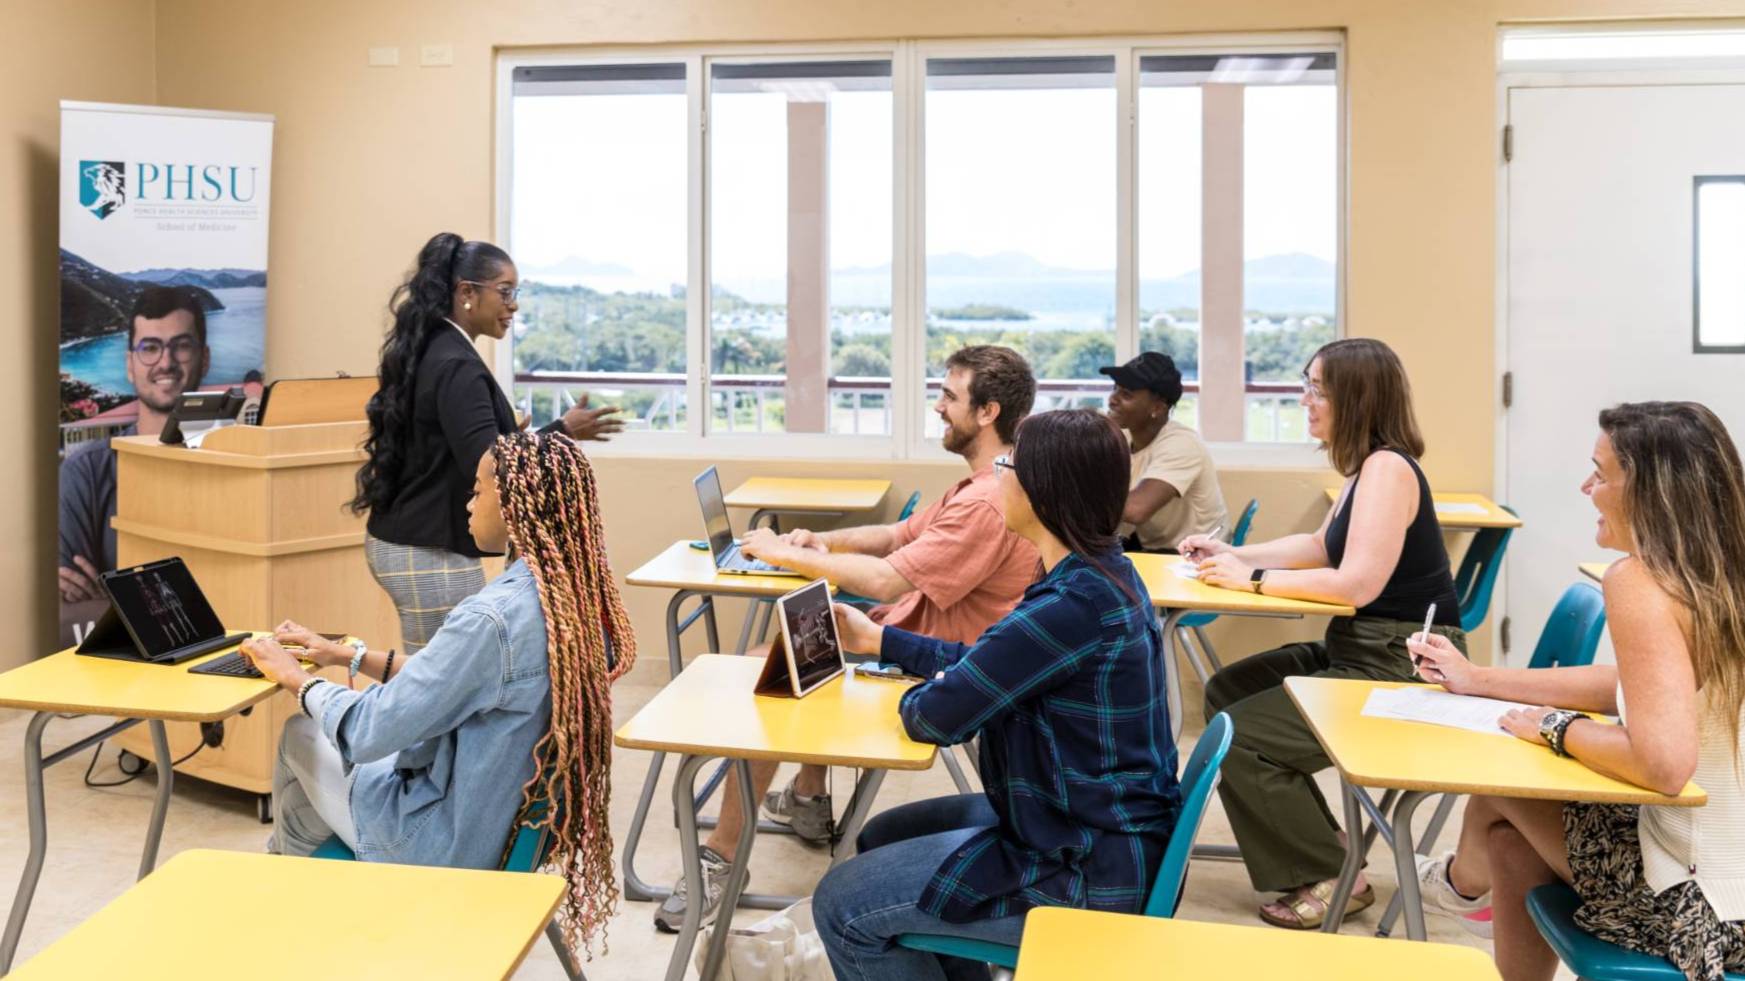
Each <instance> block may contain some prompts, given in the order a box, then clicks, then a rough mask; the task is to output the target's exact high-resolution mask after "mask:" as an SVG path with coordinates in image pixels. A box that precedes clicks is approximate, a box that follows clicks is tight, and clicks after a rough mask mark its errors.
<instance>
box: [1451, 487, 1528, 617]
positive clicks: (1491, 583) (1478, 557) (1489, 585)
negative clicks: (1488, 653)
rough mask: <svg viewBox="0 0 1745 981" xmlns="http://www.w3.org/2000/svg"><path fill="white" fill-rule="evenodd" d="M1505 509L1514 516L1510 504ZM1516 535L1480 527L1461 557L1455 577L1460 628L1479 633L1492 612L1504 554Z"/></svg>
mask: <svg viewBox="0 0 1745 981" xmlns="http://www.w3.org/2000/svg"><path fill="white" fill-rule="evenodd" d="M1502 508H1503V510H1504V511H1507V512H1509V513H1510V514H1514V513H1515V510H1514V508H1511V507H1508V506H1507V505H1503V506H1502ZM1514 533H1515V530H1514V529H1513V528H1480V529H1479V530H1478V531H1477V532H1476V533H1475V534H1474V535H1473V536H1472V544H1471V545H1469V546H1467V549H1466V554H1465V555H1463V556H1461V558H1460V570H1459V571H1458V572H1456V573H1455V574H1454V595H1455V596H1457V597H1459V598H1460V629H1462V630H1464V631H1466V632H1467V633H1471V632H1473V631H1474V630H1477V629H1478V628H1479V625H1480V624H1482V623H1484V618H1485V614H1487V613H1489V612H1490V609H1491V593H1492V592H1493V591H1494V590H1495V589H1496V585H1497V573H1498V572H1499V571H1500V570H1501V569H1502V567H1503V552H1504V551H1506V550H1507V549H1508V547H1509V536H1511V535H1513V534H1514Z"/></svg>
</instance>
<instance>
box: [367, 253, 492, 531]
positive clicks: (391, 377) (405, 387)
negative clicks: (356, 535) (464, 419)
mask: <svg viewBox="0 0 1745 981" xmlns="http://www.w3.org/2000/svg"><path fill="white" fill-rule="evenodd" d="M509 261H510V260H509V253H507V252H504V251H503V250H502V249H499V248H497V247H496V246H495V245H492V244H491V243H489V242H468V241H466V240H464V239H462V238H461V237H460V236H459V235H456V234H454V233H453V232H441V233H439V234H437V235H435V236H433V237H432V238H431V239H430V241H428V242H426V243H424V248H422V249H420V250H418V263H417V265H416V266H414V267H413V269H412V272H411V274H410V275H409V276H407V277H406V281H405V282H403V283H401V284H400V285H399V286H397V287H395V288H394V293H393V295H392V296H391V297H389V298H388V311H389V312H390V313H392V314H393V316H394V325H393V326H392V327H390V328H389V329H388V336H387V338H386V339H385V340H383V341H382V360H381V367H380V368H379V369H378V370H377V374H376V380H377V382H378V383H379V384H378V386H377V388H376V394H375V395H373V396H371V397H370V403H369V406H368V407H367V408H366V409H365V415H367V416H368V417H369V421H370V435H369V438H368V439H366V440H364V452H365V453H366V454H367V457H366V459H365V460H364V465H363V466H362V467H359V468H358V472H357V496H356V497H354V498H352V499H351V504H350V507H351V510H352V513H354V514H362V513H363V512H365V511H371V510H376V509H380V508H384V507H387V506H388V505H389V504H390V503H391V502H392V501H393V499H394V495H395V493H396V492H397V491H398V490H399V486H400V480H401V477H402V471H403V470H404V468H405V466H406V455H407V448H408V447H409V446H410V444H411V435H412V393H413V389H414V379H415V375H416V372H417V370H418V362H419V360H420V359H421V358H422V357H423V356H424V349H425V348H426V347H427V346H428V345H429V343H430V338H431V337H432V336H434V335H435V333H436V332H437V331H441V330H453V329H454V328H452V327H450V326H449V325H448V324H447V322H446V321H445V318H446V317H448V315H449V313H450V311H451V310H452V309H453V306H454V291H455V287H457V286H458V285H460V283H461V281H462V280H470V281H473V282H481V283H482V282H487V281H489V280H491V279H493V278H495V277H496V276H497V275H498V274H499V272H500V271H501V270H502V268H503V267H504V266H505V265H508V264H509Z"/></svg>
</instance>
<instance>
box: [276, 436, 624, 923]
mask: <svg viewBox="0 0 1745 981" xmlns="http://www.w3.org/2000/svg"><path fill="white" fill-rule="evenodd" d="M475 479H476V482H475V484H474V492H473V498H472V501H471V502H470V504H469V506H468V509H467V510H468V514H469V522H468V527H469V530H470V531H471V533H472V535H473V538H474V539H475V540H476V541H477V542H478V544H479V546H480V548H482V549H485V550H488V551H492V550H494V551H501V550H502V549H503V547H504V546H505V545H509V544H513V545H514V546H515V552H516V553H517V554H518V555H519V556H520V558H519V559H517V560H516V561H515V562H513V563H511V564H510V565H509V567H508V568H507V569H505V570H504V571H503V574H502V575H501V576H499V577H497V579H496V580H495V581H493V582H492V583H491V584H490V585H489V586H487V587H485V589H484V590H483V591H482V592H480V593H477V594H475V595H473V596H471V597H469V598H467V599H465V600H463V601H462V602H461V603H460V605H458V606H456V607H455V609H454V612H452V613H450V614H449V616H448V619H447V621H445V622H444V623H443V625H442V628H441V629H440V630H438V631H437V632H436V634H435V635H434V636H433V637H432V638H431V641H430V644H429V645H428V646H426V647H425V648H424V649H423V650H422V651H420V652H419V653H418V654H417V656H415V657H404V656H397V655H396V654H395V652H393V651H365V652H364V653H362V655H361V660H362V664H361V665H359V666H358V669H359V670H361V672H362V673H363V674H366V675H368V676H370V677H372V678H375V679H377V680H380V681H383V682H391V683H384V684H380V685H374V686H371V687H369V688H366V689H363V690H358V691H354V690H352V689H350V688H348V687H346V686H345V685H339V684H333V683H331V682H328V681H325V680H323V679H320V678H316V677H314V676H312V675H310V674H309V673H308V672H307V671H305V670H304V669H303V668H302V666H301V665H299V664H298V662H297V659H296V658H295V657H293V656H292V655H291V654H289V653H287V652H286V650H285V648H284V647H282V646H281V644H282V643H288V644H295V645H300V646H302V647H304V648H305V649H306V651H307V653H306V654H305V656H306V657H308V658H309V659H310V660H312V661H314V662H315V663H316V664H318V665H323V666H327V665H352V664H353V663H354V658H355V657H356V656H357V655H355V654H354V651H353V649H352V648H351V647H344V646H341V645H338V644H334V643H332V642H329V641H326V640H323V639H322V638H321V637H320V636H319V635H318V634H313V633H310V632H309V631H308V630H305V629H304V628H302V627H300V626H298V625H297V624H295V623H286V624H285V625H284V626H282V627H281V628H280V629H279V631H278V632H277V636H276V638H273V639H261V640H258V641H253V642H250V643H247V644H244V645H243V651H244V653H246V654H247V655H248V657H249V658H250V659H251V660H253V662H254V664H255V666H256V667H258V668H260V670H261V672H262V673H263V674H265V675H266V676H267V677H268V678H270V679H272V680H273V681H274V682H275V683H277V684H278V685H279V686H280V687H282V688H284V689H285V690H286V691H291V692H295V693H296V694H297V698H298V704H299V707H300V708H301V709H302V714H299V715H294V716H292V717H291V718H290V719H288V720H286V723H285V731H284V735H283V737H282V738H281V739H280V742H279V760H278V767H277V771H276V772H275V774H274V777H273V809H274V817H275V820H276V824H275V826H274V830H273V838H272V841H271V844H270V846H269V851H273V852H277V853H282V854H287V855H307V854H309V853H310V852H312V851H314V850H315V848H316V847H317V846H318V845H320V844H321V843H322V842H323V841H325V840H326V839H327V838H328V837H329V836H331V835H338V836H339V837H340V839H341V840H343V841H344V842H345V843H346V844H347V845H349V846H350V847H351V848H352V850H353V851H355V852H356V853H357V856H358V857H359V858H360V859H363V860H365V861H373V862H399V863H404V864H410V865H444V866H451V867H456V868H478V869H488V868H496V867H498V866H499V865H501V863H502V860H503V856H504V853H505V851H506V849H507V847H508V844H509V842H510V840H511V837H512V836H511V831H512V830H513V829H514V828H516V827H519V826H522V825H523V824H526V825H529V826H533V827H538V826H540V825H541V824H544V823H546V822H552V821H553V820H554V816H555V824H554V825H553V826H552V828H551V831H552V835H553V838H554V840H555V844H554V846H553V848H552V851H551V854H550V858H549V861H550V862H551V864H553V865H555V866H556V867H557V868H559V869H562V870H563V874H564V877H565V879H567V880H568V888H567V889H566V891H565V893H564V899H563V904H562V906H561V907H560V908H559V911H558V919H559V923H560V925H561V927H562V929H563V932H564V939H565V940H566V941H567V942H568V943H569V945H570V947H571V949H572V950H575V949H577V948H578V946H579V944H580V943H586V942H589V941H590V940H591V938H592V937H593V935H594V934H595V933H596V932H597V931H598V930H600V929H601V928H602V927H603V926H604V925H605V923H606V920H607V919H608V918H609V917H610V916H611V913H612V909H613V907H614V906H615V905H616V904H617V900H618V890H617V887H616V885H615V884H614V881H613V877H612V839H611V836H610V832H609V830H608V828H607V824H606V809H607V804H608V800H609V797H610V788H611V784H610V775H611V751H612V728H611V727H612V721H611V720H612V696H611V688H610V686H611V683H612V682H613V681H614V680H616V679H617V678H618V677H619V676H621V675H622V674H623V673H624V672H625V671H627V670H628V669H629V668H630V666H631V664H632V663H633V662H634V660H635V658H636V639H635V637H634V635H633V634H632V633H631V628H630V620H629V618H628V617H627V616H625V613H624V605H623V603H622V602H621V601H620V599H619V596H618V588H617V586H616V585H615V584H614V582H613V579H612V570H611V568H610V567H609V566H608V564H607V561H606V544H605V541H604V539H603V537H602V535H601V527H600V511H599V500H598V492H597V488H596V484H595V481H594V474H593V470H592V468H591V467H590V466H589V464H588V458H587V457H586V456H584V455H583V454H582V451H581V450H580V449H579V448H578V447H577V446H576V444H575V443H574V442H572V441H571V440H570V439H569V438H568V437H566V436H561V435H554V434H539V435H532V436H530V435H526V434H521V433H515V434H511V435H507V436H501V437H498V438H497V440H496V442H495V443H494V444H492V446H491V449H490V451H489V452H487V453H486V454H485V455H484V457H483V458H481V459H480V461H479V467H478V473H477V475H476V478H475ZM538 801H543V802H547V803H549V805H550V806H548V807H545V808H543V809H542V810H539V811H538V813H537V814H535V813H534V812H535V809H536V808H535V804H536V802H538Z"/></svg>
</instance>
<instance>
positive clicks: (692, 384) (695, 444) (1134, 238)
mask: <svg viewBox="0 0 1745 981" xmlns="http://www.w3.org/2000/svg"><path fill="white" fill-rule="evenodd" d="M1306 50H1308V51H1327V52H1331V53H1332V54H1334V56H1335V85H1336V86H1337V88H1338V94H1337V99H1338V106H1339V109H1338V119H1337V125H1338V132H1337V133H1336V135H1335V145H1336V147H1337V153H1338V159H1337V163H1336V171H1335V174H1336V184H1337V187H1336V190H1335V194H1336V209H1337V229H1336V234H1337V244H1336V254H1335V257H1334V261H1335V264H1336V266H1337V270H1336V274H1335V280H1334V317H1335V336H1337V337H1343V336H1346V334H1347V331H1346V329H1345V327H1346V318H1345V311H1346V300H1345V294H1346V268H1347V261H1346V238H1347V236H1346V231H1347V226H1348V218H1349V208H1348V200H1349V195H1348V185H1349V181H1350V169H1349V166H1348V152H1347V151H1348V136H1347V133H1348V126H1347V117H1348V116H1349V110H1350V94H1349V90H1348V88H1347V86H1346V75H1345V59H1346V46H1345V37H1344V33H1343V32H1342V31H1295V32H1271V33H1241V34H1230V33H1219V34H1184V35H1173V36H1140V37H1127V38H1120V37H1117V38H977V39H949V40H946V39H940V40H914V39H909V40H869V41H859V42H834V43H798V42H782V43H770V44H722V45H647V46H644V45H634V46H618V45H612V46H585V47H572V48H561V49H559V48H549V49H537V50H531V49H529V50H517V49H505V50H499V51H498V52H497V72H496V99H495V106H496V126H495V132H496V147H495V154H494V164H495V172H494V176H493V204H494V209H495V213H494V218H493V229H494V234H495V238H496V240H497V241H499V242H505V243H507V242H510V241H511V231H512V230H511V228H510V214H511V208H510V201H511V196H512V194H513V187H512V186H511V185H512V180H513V174H514V131H513V118H514V112H513V106H514V73H515V69H517V68H523V67H550V66H561V65H624V64H675V63H682V64H683V65H684V66H685V91H686V100H687V105H688V111H687V114H686V128H687V133H686V146H687V156H688V160H687V165H686V174H687V180H686V188H687V190H686V195H687V216H688V217H687V222H686V234H687V241H686V278H685V283H686V306H685V325H686V340H685V350H686V384H685V399H686V424H685V427H684V429H683V430H682V431H677V432H634V433H625V434H623V435H620V436H619V437H616V438H615V439H613V440H612V441H611V442H609V443H603V444H598V445H597V446H594V447H591V448H590V449H591V451H593V452H596V453H597V454H598V455H604V456H618V455H624V456H648V455H659V456H671V457H696V458H727V459H745V458H776V459H868V460H870V459H898V460H913V461H930V460H933V461H943V460H950V459H954V457H952V456H951V454H948V453H946V452H945V450H944V449H943V448H942V447H940V446H939V444H938V441H937V440H931V439H928V438H927V437H926V435H925V428H926V427H925V415H924V413H926V412H927V411H929V408H928V406H927V404H926V402H925V392H926V387H925V386H926V296H925V286H926V224H925V220H926V188H925V186H924V185H925V168H926V147H925V132H926V129H925V126H926V120H925V111H926V83H927V79H926V65H927V61H928V59H929V58H951V57H970V58H973V57H990V56H997V55H1004V56H1009V57H1035V56H1044V55H1048V56H1071V55H1086V56H1100V57H1107V56H1110V55H1113V56H1114V58H1115V90H1116V113H1115V120H1114V123H1115V134H1114V136H1115V144H1116V192H1115V193H1116V201H1115V223H1116V227H1115V235H1116V308H1115V309H1116V316H1115V353H1116V359H1117V360H1118V361H1122V360H1126V359H1128V358H1131V357H1133V356H1134V355H1135V353H1136V352H1137V351H1138V348H1139V334H1140V326H1139V322H1138V313H1139V272H1138V268H1137V256H1138V221H1137V210H1136V204H1137V201H1138V196H1139V193H1140V187H1139V174H1138V145H1139V141H1138V125H1139V120H1138V92H1139V84H1140V77H1139V59H1140V58H1141V57H1143V56H1145V55H1153V54H1188V53H1195V52H1204V53H1207V54H1219V55H1240V54H1273V53H1290V52H1301V51H1306ZM865 59H889V60H890V62H891V97H892V112H891V116H892V126H893V133H892V152H893V160H892V177H893V187H892V195H891V197H892V207H893V214H892V221H891V231H892V242H891V367H892V377H891V392H890V395H889V399H890V403H889V404H890V413H891V432H890V433H888V434H885V435H858V436H857V435H852V434H837V433H786V432H784V433H737V432H711V431H710V430H709V422H710V421H711V419H712V415H713V406H712V403H711V401H710V392H709V375H710V373H711V372H710V370H709V365H710V361H709V350H710V344H709V331H710V299H711V297H710V290H711V287H710V283H711V280H712V275H711V270H710V268H709V260H710V256H709V241H710V232H711V229H710V227H709V210H710V199H709V180H710V167H709V132H708V119H709V98H710V84H709V82H710V77H711V71H710V70H711V67H712V66H713V65H715V64H745V63H759V64H770V63H779V62H783V61H792V62H817V61H836V60H841V61H850V60H865ZM512 345H513V341H512V339H511V340H510V341H509V342H508V343H495V344H494V345H493V347H494V350H493V351H492V352H491V354H490V361H491V363H492V365H493V368H494V371H495V374H496V376H497V380H498V382H499V383H500V384H501V385H502V386H503V387H504V389H505V391H508V392H511V393H513V391H514V385H515V371H514V359H513V352H512ZM1212 447H1213V449H1214V450H1215V451H1216V453H1217V455H1218V458H1219V461H1220V463H1223V464H1226V465H1231V466H1285V467H1319V466H1322V465H1323V461H1322V460H1321V458H1320V455H1319V450H1318V448H1317V447H1316V446H1315V445H1314V444H1313V443H1300V444H1298V443H1260V442H1247V441H1244V442H1222V443H1214V444H1212Z"/></svg>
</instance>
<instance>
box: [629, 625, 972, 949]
mask: <svg viewBox="0 0 1745 981" xmlns="http://www.w3.org/2000/svg"><path fill="white" fill-rule="evenodd" d="M762 670H763V663H762V661H761V660H760V659H758V658H750V657H730V656H723V655H720V654H704V655H702V656H700V657H698V658H697V659H696V660H695V661H693V662H692V663H691V666H690V667H688V668H686V669H685V670H684V673H682V674H680V675H679V676H678V677H677V678H674V679H673V680H672V681H671V682H670V683H669V684H668V685H667V686H666V688H664V689H663V690H662V691H661V693H660V694H658V695H656V696H655V697H654V699H653V700H652V701H650V702H649V703H648V704H647V705H645V706H643V707H642V711H640V712H638V713H636V715H635V716H634V717H632V718H631V720H630V721H629V722H626V723H625V724H624V725H623V726H622V727H620V728H619V730H618V732H617V733H616V735H615V736H614V739H613V741H614V742H615V743H616V744H617V745H619V746H621V747H624V748H626V749H647V750H653V751H654V753H655V754H656V758H657V759H658V758H659V757H660V756H661V755H662V754H665V753H680V754H683V756H682V758H681V760H680V761H679V770H678V775H677V776H676V777H675V778H674V780H673V792H672V793H673V809H674V810H675V811H676V812H677V814H678V817H679V848H680V850H681V851H682V852H683V853H684V868H685V877H686V882H687V885H688V888H689V890H690V894H691V895H692V896H702V895H703V869H702V865H701V861H700V859H699V857H698V856H699V848H698V840H697V828H698V823H697V816H696V811H695V809H694V807H695V800H694V798H693V796H692V795H693V794H694V792H695V784H696V779H697V771H698V770H699V769H701V768H702V766H703V764H704V763H706V762H708V760H709V759H711V758H712V757H717V756H721V757H727V758H728V759H731V760H732V761H733V765H734V767H735V768H736V769H737V771H738V773H739V790H740V806H741V807H742V808H743V809H744V811H743V813H744V814H745V815H746V816H747V820H746V821H745V823H744V825H743V830H742V831H741V832H740V835H739V843H738V849H737V852H736V854H737V855H739V856H740V861H738V862H736V863H735V864H734V866H733V872H732V874H731V875H730V876H729V877H728V880H727V886H726V890H725V892H723V894H722V896H721V907H720V908H721V909H722V910H724V911H725V910H732V909H733V908H734V907H735V906H737V905H738V903H739V900H740V893H741V892H742V891H743V890H744V888H745V879H746V869H747V867H748V865H749V863H748V862H747V861H745V859H746V858H748V857H749V856H750V855H751V846H752V841H753V838H754V836H755V835H756V833H757V824H758V822H757V821H756V820H755V816H756V814H757V802H756V801H754V800H752V797H751V767H750V765H749V762H748V761H750V760H798V761H801V762H805V763H817V764H820V765H824V766H852V767H860V768H862V771H861V777H860V779H859V781H857V782H856V784H855V787H854V794H853V795H852V796H851V797H850V798H849V802H848V809H847V812H846V813H845V814H844V815H843V819H842V825H841V837H842V840H843V841H845V842H848V843H849V845H848V847H847V848H841V849H838V851H837V854H836V857H835V861H837V862H840V861H842V860H843V859H845V858H847V857H848V855H849V854H850V852H852V850H853V842H854V838H855V835H856V834H858V833H859V831H860V826H861V824H862V823H863V822H864V821H865V820H866V817H867V814H868V813H869V812H870V811H871V809H872V802H873V798H874V797H875V796H876V795H877V794H878V789H879V784H880V783H882V782H883V781H884V775H885V771H886V770H925V769H927V768H929V767H931V766H932V765H933V757H934V754H935V753H936V752H937V750H938V747H935V746H931V745H928V744H926V743H918V742H915V741H914V740H912V739H910V738H909V737H908V735H907V734H905V733H904V731H903V724H902V722H901V720H900V719H899V718H898V716H897V700H898V699H899V698H901V697H902V695H903V692H905V691H907V690H908V687H909V686H908V685H906V684H902V683H899V682H894V681H883V680H875V679H863V678H860V677H858V676H854V675H843V676H841V677H838V678H836V679H835V680H833V681H831V682H830V683H828V684H826V685H825V686H823V687H822V688H819V689H818V690H816V691H814V692H813V693H812V694H810V695H807V696H806V697H805V698H781V697H773V696H762V695H756V694H753V692H752V689H753V687H754V686H755V685H756V683H757V676H758V674H759V673H760V672H761V671H762ZM638 830H640V828H639V827H636V826H633V828H632V831H633V833H634V832H635V831H638ZM627 847H628V846H627ZM627 879H628V877H627ZM626 894H628V889H626ZM666 894H667V891H666V890H662V891H661V893H660V895H659V896H658V897H657V896H652V895H651V896H650V898H651V899H652V898H665V895H666ZM702 915H703V908H702V905H701V904H700V903H696V902H692V903H688V904H686V907H685V923H684V926H683V927H682V928H681V929H680V931H679V938H678V942H677V943H676V944H675V945H674V947H673V956H672V961H671V962H670V963H669V964H668V965H667V975H666V976H667V978H668V981H679V979H681V978H683V977H684V976H685V970H686V968H687V967H688V966H689V961H690V958H691V949H692V947H693V946H694V945H695V943H696V938H697V930H698V928H699V927H700V926H701V923H702ZM722 922H725V920H723V921H722ZM726 940H727V931H726V930H717V931H715V933H714V936H713V937H712V938H711V942H710V946H709V953H708V959H707V960H706V961H705V964H704V968H703V971H702V975H701V976H702V977H705V978H710V977H714V975H715V970H716V968H717V967H718V966H719V965H720V963H721V955H722V953H723V952H724V951H725V950H726Z"/></svg>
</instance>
